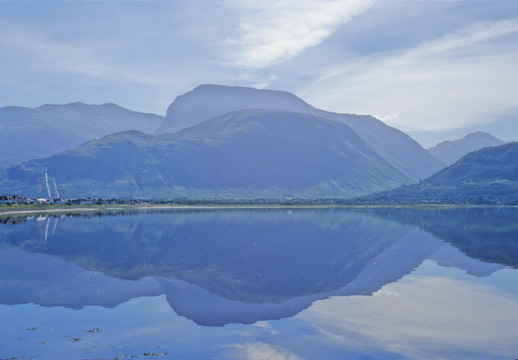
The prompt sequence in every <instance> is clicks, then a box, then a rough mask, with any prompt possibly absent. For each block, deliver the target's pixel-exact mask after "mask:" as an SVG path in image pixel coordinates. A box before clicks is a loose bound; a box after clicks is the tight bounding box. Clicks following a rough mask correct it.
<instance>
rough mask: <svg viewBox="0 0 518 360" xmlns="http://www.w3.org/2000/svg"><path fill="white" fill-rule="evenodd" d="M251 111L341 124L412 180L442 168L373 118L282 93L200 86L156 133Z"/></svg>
mask: <svg viewBox="0 0 518 360" xmlns="http://www.w3.org/2000/svg"><path fill="white" fill-rule="evenodd" d="M250 108H254V109H282V110H288V111H292V112H299V113H307V114H312V115H316V116H319V117H322V118H326V119H331V120H335V121H339V122H342V123H344V124H346V125H348V126H350V127H351V128H352V129H353V130H354V131H355V132H356V133H357V134H358V135H359V136H360V138H362V139H363V140H364V141H365V143H366V144H367V146H368V147H370V148H371V149H372V150H373V151H375V152H376V153H377V154H378V155H379V156H381V157H382V158H384V159H385V160H387V161H388V162H389V163H390V164H391V165H393V166H395V167H396V168H398V169H399V170H401V171H402V172H403V173H405V174H406V175H407V176H409V177H411V178H412V179H414V180H419V179H424V178H425V177H427V176H430V175H431V174H433V173H435V172H437V171H439V170H440V169H442V168H444V164H442V163H441V162H440V161H439V160H437V159H436V158H435V157H434V156H431V155H430V154H429V153H428V152H427V151H426V150H425V149H423V148H422V147H421V146H420V145H419V144H418V143H417V142H416V141H414V140H413V139H412V138H410V137H409V136H408V135H406V134H404V133H403V132H401V131H399V130H397V129H395V128H392V127H390V126H387V125H385V124H384V123H383V122H381V121H380V120H378V119H376V118H374V117H372V116H365V115H349V114H337V113H332V112H327V111H323V110H319V109H316V108H314V107H312V106H311V105H309V104H307V103H306V102H304V101H303V100H302V99H300V98H298V97H297V96H295V95H293V94H291V93H288V92H284V91H274V90H257V89H253V88H246V87H229V86H221V85H201V86H198V87H197V88H195V89H194V90H193V91H190V92H188V93H186V94H184V95H181V96H178V97H177V98H176V99H175V101H174V102H173V103H172V104H171V105H170V106H169V109H168V110H167V115H166V117H165V119H164V122H163V123H162V124H161V125H160V127H159V129H158V132H159V133H163V132H175V131H178V130H181V129H184V128H186V127H189V126H192V125H195V124H198V123H200V122H203V121H205V120H208V119H210V118H213V117H217V116H221V115H223V114H226V113H228V112H232V111H237V110H244V109H250Z"/></svg>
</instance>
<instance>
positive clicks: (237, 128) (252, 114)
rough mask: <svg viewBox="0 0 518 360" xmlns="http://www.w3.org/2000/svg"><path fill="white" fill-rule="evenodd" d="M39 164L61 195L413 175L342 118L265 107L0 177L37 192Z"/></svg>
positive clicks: (368, 187) (303, 190)
mask: <svg viewBox="0 0 518 360" xmlns="http://www.w3.org/2000/svg"><path fill="white" fill-rule="evenodd" d="M44 172H48V173H49V175H51V176H52V177H54V178H55V179H56V181H57V183H58V184H59V186H60V191H61V192H62V193H63V194H64V195H63V196H68V197H80V196H103V197H152V198H175V197H176V198H177V197H193V198H202V197H210V198H231V197H235V198H283V197H351V196H355V195H356V194H366V193H369V192H372V191H376V190H382V189H387V188H391V187H396V186H397V185H400V184H402V183H410V182H411V179H410V178H409V177H407V176H405V175H404V174H403V173H402V172H400V171H399V170H398V169H396V168H395V167H393V166H391V165H390V164H389V163H388V162H386V161H385V160H384V159H383V158H381V157H380V156H378V155H377V154H376V153H374V152H373V151H372V150H370V149H369V148H368V147H367V146H366V145H365V143H364V141H363V140H362V139H361V138H359V137H358V135H357V134H356V133H355V132H354V131H353V130H352V129H351V128H350V127H348V126H347V125H345V124H342V123H339V122H336V121H332V120H328V119H322V118H319V117H316V116H313V115H309V114H299V113H292V112H287V111H283V110H263V109H261V110H250V109H248V110H243V111H238V112H234V113H230V114H225V115H223V116H221V117H218V118H214V119H211V120H208V121H206V122H204V123H201V124H198V125H195V126H193V127H190V128H187V129H184V130H182V131H180V132H177V133H173V134H163V135H159V136H152V135H147V134H144V133H141V132H138V131H127V132H123V133H117V134H112V135H108V136H106V137H105V138H103V139H101V140H94V141H90V142H88V143H86V144H84V145H82V146H80V147H78V148H76V149H74V150H69V151H67V152H64V153H60V154H58V155H55V156H52V157H49V158H46V159H40V160H32V161H28V162H25V163H23V164H21V165H18V166H14V167H11V168H9V169H7V170H5V171H4V172H3V173H0V184H1V186H2V188H4V189H10V192H11V193H16V192H17V191H18V192H23V193H24V194H26V195H30V196H33V194H35V193H40V194H41V193H42V190H43V189H42V188H41V186H42V185H43V182H42V181H41V177H42V176H43V174H44ZM38 179H40V180H38ZM35 184H39V185H35ZM65 194H66V195H65Z"/></svg>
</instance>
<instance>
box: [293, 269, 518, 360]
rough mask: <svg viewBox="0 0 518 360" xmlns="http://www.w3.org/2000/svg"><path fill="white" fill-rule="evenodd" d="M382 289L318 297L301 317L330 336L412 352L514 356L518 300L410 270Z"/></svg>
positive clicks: (411, 354) (421, 354)
mask: <svg viewBox="0 0 518 360" xmlns="http://www.w3.org/2000/svg"><path fill="white" fill-rule="evenodd" d="M379 294H385V295H388V294H392V295H393V294H399V296H372V297H359V296H351V297H342V298H332V299H329V300H324V301H319V302H316V303H315V304H314V305H313V306H312V307H311V308H310V309H308V310H307V311H306V312H304V313H302V314H301V315H300V317H302V318H304V319H306V320H308V321H309V322H311V323H313V325H314V326H315V328H317V330H318V331H319V333H320V334H321V336H322V337H324V338H325V340H322V341H334V342H338V343H341V344H347V347H348V348H352V347H355V346H357V347H358V348H360V349H362V348H365V344H371V346H370V347H371V348H372V349H378V350H384V351H388V352H391V353H395V354H400V355H402V356H407V357H410V358H437V357H445V358H448V357H451V356H452V355H455V356H457V357H458V356H459V354H462V353H467V352H473V353H479V354H487V357H488V358H490V357H492V356H493V357H494V356H495V355H499V356H504V357H508V358H511V357H512V356H516V354H513V353H512V350H513V347H514V349H516V347H515V343H516V339H517V338H518V327H517V326H516V323H517V322H518V301H517V300H516V299H513V298H510V297H509V296H506V295H505V294H502V293H498V292H497V291H496V290H495V289H493V288H490V287H487V286H482V285H474V284H469V283H464V282H461V281H457V280H453V279H447V278H422V277H418V276H408V277H406V278H405V281H404V282H398V283H393V284H390V285H387V286H385V287H383V289H382V290H380V291H379V292H378V295H379Z"/></svg>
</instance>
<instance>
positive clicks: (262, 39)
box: [0, 0, 518, 147]
mask: <svg viewBox="0 0 518 360" xmlns="http://www.w3.org/2000/svg"><path fill="white" fill-rule="evenodd" d="M0 54H1V56H0V82H1V84H2V86H0V107H1V106H8V105H17V106H28V107H36V106H39V105H43V104H48V103H54V104H64V103H69V102H74V101H81V102H85V103H90V104H102V103H106V102H113V103H116V104H119V105H121V106H124V107H127V108H129V109H132V110H137V111H143V112H154V113H158V114H165V112H166V110H167V107H168V106H169V104H170V103H171V102H172V101H173V100H174V98H175V97H176V96H178V95H181V94H183V93H185V92H187V91H189V90H192V89H193V88H194V87H196V86H197V85H199V84H206V83H213V84H224V85H239V86H253V87H257V88H268V89H276V90H286V91H290V92H293V93H295V94H296V95H298V96H300V97H302V98H303V99H304V100H306V101H307V102H308V103H310V104H312V105H314V106H316V107H319V108H324V109H327V110H329V111H335V112H344V113H359V114H370V115H374V116H376V117H378V118H380V119H381V120H383V121H384V122H386V123H387V124H389V125H391V126H395V127H397V128H398V129H400V130H403V131H405V132H407V133H409V134H410V135H411V136H412V137H414V138H415V139H416V140H418V141H419V142H420V143H421V144H423V145H424V146H425V147H430V146H433V145H435V144H436V143H437V142H439V141H442V140H446V139H455V138H458V137H462V136H464V135H466V134H467V133H469V132H472V131H477V130H482V131H487V132H490V133H492V134H493V135H495V136H497V137H500V138H502V139H503V140H507V141H511V140H518V136H517V135H518V1H514V0H508V1H493V0H491V1H489V0H488V1H480V0H479V1H469V0H462V1H460V0H459V1H376V0H373V1H369V0H359V1H308V0H300V1H167V2H166V1H0Z"/></svg>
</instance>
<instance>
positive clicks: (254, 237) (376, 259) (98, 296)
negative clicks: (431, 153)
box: [0, 209, 518, 325]
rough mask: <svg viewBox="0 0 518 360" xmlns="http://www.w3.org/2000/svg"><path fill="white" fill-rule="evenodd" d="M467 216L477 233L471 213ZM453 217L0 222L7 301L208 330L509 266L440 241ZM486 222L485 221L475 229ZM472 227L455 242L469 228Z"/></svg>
mask: <svg viewBox="0 0 518 360" xmlns="http://www.w3.org/2000/svg"><path fill="white" fill-rule="evenodd" d="M448 211H450V210H448ZM454 212H455V211H454ZM514 212H515V213H517V214H518V211H516V210H515V211H514ZM512 213H513V211H511V212H510V213H506V215H505V216H507V217H503V218H502V217H500V218H499V220H498V221H497V223H498V224H497V225H492V223H491V224H487V225H486V226H487V229H490V230H486V231H488V232H489V233H484V235H483V236H487V237H485V238H483V239H482V240H484V239H486V242H488V243H490V244H491V245H492V246H493V247H494V248H495V249H496V248H498V246H497V245H498V243H499V237H500V235H501V234H504V235H505V236H507V235H506V234H507V233H508V232H506V231H503V232H502V229H511V230H512V228H513V226H516V225H515V224H516V223H517V222H516V221H514V220H515V217H516V215H517V214H512ZM441 214H443V215H442V217H441ZM467 215H468V216H467V218H468V219H465V221H466V223H467V224H469V223H470V220H469V219H471V218H472V217H473V214H472V213H470V212H467ZM453 219H456V220H458V221H461V220H462V217H461V216H460V215H458V214H455V215H453V213H451V212H446V213H445V212H440V211H436V212H428V211H425V210H419V211H418V210H416V211H411V210H408V211H406V210H405V211H400V210H391V211H388V210H379V209H378V210H371V211H351V210H275V211H273V210H253V211H252V210H241V211H233V210H220V211H202V212H194V211H178V212H162V213H144V214H133V215H131V216H93V215H92V214H90V215H89V217H88V218H84V217H79V216H73V217H61V218H56V217H54V218H52V217H48V218H38V219H29V220H28V221H27V222H25V223H20V225H18V226H4V225H0V235H1V239H2V240H1V243H2V248H1V249H0V250H1V251H0V256H1V258H2V260H1V262H0V264H2V265H0V267H2V268H5V271H4V270H2V272H1V273H2V274H3V275H0V285H1V288H2V289H3V291H2V292H1V294H0V302H1V303H3V304H19V303H28V302H34V303H37V304H41V305H44V306H67V307H72V308H80V307H82V306H86V305H102V306H107V307H112V306H115V305H117V304H119V303H121V302H123V301H127V300H129V299H131V298H134V297H140V296H156V295H160V294H165V295H166V298H167V300H168V302H169V303H170V305H171V307H172V308H173V309H174V310H175V311H176V312H177V313H178V314H180V315H183V316H185V317H187V318H190V319H192V320H194V321H195V322H197V323H199V324H202V325H224V324H227V323H232V322H239V323H252V322H255V321H258V320H266V319H279V318H284V317H289V316H293V315H295V314H296V313H298V312H299V311H301V310H303V309H305V308H307V307H308V306H310V305H311V303H313V302H314V301H316V300H318V299H324V298H328V297H330V296H334V295H370V294H372V293H373V292H375V291H377V290H378V289H380V288H381V287H382V286H383V285H385V284H387V283H390V282H393V281H396V280H398V279H400V278H401V277H402V276H404V275H405V274H408V273H409V272H410V271H412V270H413V269H414V268H415V267H417V266H419V265H420V264H421V263H422V262H423V261H424V260H425V259H428V258H431V259H434V260H436V261H438V262H439V263H442V264H444V265H448V266H457V267H459V268H462V269H465V270H466V271H468V272H469V273H471V274H474V275H477V276H485V275H489V274H490V273H492V272H493V271H495V270H496V269H498V268H501V266H499V265H495V264H488V263H484V262H481V261H479V260H476V259H472V258H469V257H467V256H466V255H464V254H463V253H462V252H461V251H459V250H458V249H457V248H455V247H452V246H450V245H448V244H445V243H444V242H443V241H441V240H439V238H438V237H436V236H433V235H431V234H430V233H434V234H436V235H438V236H439V237H441V238H443V239H446V240H447V241H448V242H450V243H452V244H455V246H457V243H460V244H461V245H462V246H464V245H465V241H464V240H462V241H460V240H458V239H464V238H470V237H469V235H466V236H464V237H456V239H457V243H456V242H455V241H453V240H451V239H449V238H448V237H447V236H445V235H444V234H443V233H441V232H440V231H446V230H437V229H439V228H440V229H449V225H448V224H450V221H451V224H453V223H454V220H453ZM490 219H491V217H490V216H489V215H484V216H483V218H481V219H479V222H481V221H490ZM37 220H39V221H37ZM509 221H514V223H509ZM443 223H444V224H446V225H445V227H444V228H443V227H441V226H442V224H443ZM416 225H417V226H416ZM434 226H435V227H434ZM466 226H467V228H465V230H457V233H458V232H460V233H464V231H468V229H471V227H470V226H469V225H466ZM477 226H478V227H479V228H482V225H481V224H480V223H478V224H477ZM420 228H422V229H425V230H426V231H423V230H421V229H420ZM505 236H504V237H505ZM481 237H482V235H481ZM515 238H516V237H515ZM470 239H471V238H470ZM489 239H491V240H489ZM505 239H507V238H505ZM505 239H504V243H505V244H507V242H506V241H507V240H505ZM462 246H458V247H459V248H460V249H462V250H463V247H462ZM468 250H471V248H469V246H468ZM463 251H464V250H463ZM493 252H496V250H495V251H493ZM468 253H469V252H468ZM514 254H516V253H514ZM510 256H514V255H513V253H511V255H510ZM510 260H512V261H515V262H516V257H514V260H513V259H510ZM503 263H504V264H506V265H509V263H510V262H509V261H507V262H503Z"/></svg>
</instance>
